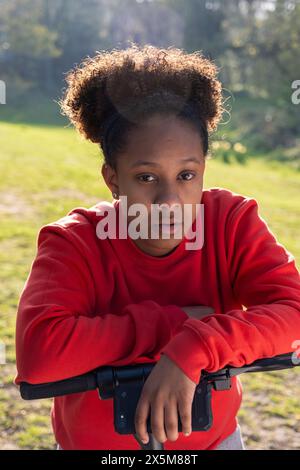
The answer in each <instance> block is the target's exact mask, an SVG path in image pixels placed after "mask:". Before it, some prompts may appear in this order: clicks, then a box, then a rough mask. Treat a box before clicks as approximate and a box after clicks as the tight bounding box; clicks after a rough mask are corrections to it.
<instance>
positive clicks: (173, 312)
mask: <svg viewBox="0 0 300 470" xmlns="http://www.w3.org/2000/svg"><path fill="white" fill-rule="evenodd" d="M164 310H165V312H166V313H167V315H166V316H167V319H168V321H169V326H170V331H171V334H172V336H174V335H176V334H177V333H179V332H180V331H182V325H183V324H184V322H185V321H186V320H188V319H189V316H188V314H187V313H185V311H184V310H182V308H181V307H178V305H167V306H165V307H164Z"/></svg>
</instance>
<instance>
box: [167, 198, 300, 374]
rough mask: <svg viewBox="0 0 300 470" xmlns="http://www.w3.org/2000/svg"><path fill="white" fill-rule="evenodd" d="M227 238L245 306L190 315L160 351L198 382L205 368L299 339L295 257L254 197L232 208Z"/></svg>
mask: <svg viewBox="0 0 300 470" xmlns="http://www.w3.org/2000/svg"><path fill="white" fill-rule="evenodd" d="M283 223H284V221H283ZM225 238H226V240H225V243H226V255H227V263H228V270H229V275H230V279H231V285H232V287H233V291H234V295H235V297H236V298H237V300H238V301H239V303H240V304H241V306H244V307H246V310H242V309H241V310H239V309H234V310H229V311H227V312H223V313H220V314H214V315H210V316H206V317H203V318H202V319H201V320H197V319H194V318H189V319H188V320H187V321H186V322H185V323H184V324H183V327H182V330H181V332H179V333H178V334H177V335H176V336H175V337H174V338H172V339H171V340H170V341H169V342H168V344H167V345H166V346H165V347H164V348H163V349H162V351H161V353H162V354H166V355H167V356H169V358H170V359H172V360H173V361H174V362H175V363H176V364H177V365H178V367H180V368H181V369H182V370H183V371H184V372H185V374H186V375H187V376H188V377H189V378H190V379H191V380H193V381H194V382H195V383H198V382H199V380H200V377H201V370H204V369H205V370H207V371H208V372H214V371H216V370H219V369H222V368H223V367H225V366H226V365H227V364H228V365H232V366H234V367H240V366H243V365H245V364H249V363H251V362H253V361H255V360H257V359H260V358H264V357H273V356H276V355H279V354H283V353H288V352H290V351H293V352H294V349H293V343H294V344H295V341H297V340H299V339H300V275H299V271H298V270H297V268H296V265H295V258H294V257H293V256H292V255H291V253H289V252H288V251H287V250H286V249H285V248H284V247H283V245H281V244H280V243H278V242H277V240H276V238H275V236H274V235H273V233H272V232H271V231H270V230H269V228H268V226H267V224H266V222H265V221H264V219H262V218H261V217H260V215H259V214H258V205H257V202H256V200H255V199H249V198H246V199H244V200H243V201H241V202H239V203H238V206H237V207H235V209H234V210H233V211H232V212H231V214H230V216H229V218H228V224H227V226H226V229H225Z"/></svg>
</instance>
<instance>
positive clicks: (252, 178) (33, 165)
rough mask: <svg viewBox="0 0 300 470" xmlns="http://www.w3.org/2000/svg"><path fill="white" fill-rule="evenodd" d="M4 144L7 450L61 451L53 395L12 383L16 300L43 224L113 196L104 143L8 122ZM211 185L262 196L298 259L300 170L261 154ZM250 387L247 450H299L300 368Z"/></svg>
mask: <svg viewBox="0 0 300 470" xmlns="http://www.w3.org/2000/svg"><path fill="white" fill-rule="evenodd" d="M0 141H1V157H0V174H1V179H0V217H1V222H2V223H1V227H0V262H1V270H0V283H1V286H2V288H1V291H0V340H1V341H3V342H4V343H5V345H6V351H7V363H6V364H5V365H1V366H0V371H1V377H0V381H1V386H0V448H2V449H19V448H21V449H54V445H55V443H54V439H53V436H52V432H51V426H50V417H49V410H50V404H51V402H50V400H41V401H37V402H24V401H22V400H21V399H20V398H19V393H18V390H17V389H16V387H15V386H14V385H13V384H12V381H13V378H14V376H15V354H14V328H15V315H16V309H17V303H18V298H19V295H20V292H21V290H22V288H23V285H24V282H25V279H26V277H27V275H28V272H29V269H30V265H31V262H32V260H33V258H34V256H35V252H36V236H37V232H38V230H39V229H40V227H41V226H42V225H44V224H46V223H49V222H52V221H54V220H56V219H58V218H60V217H62V216H64V215H65V214H66V213H67V212H68V211H69V210H71V209H72V208H74V207H76V206H85V207H88V206H90V205H92V204H94V203H96V202H97V201H99V200H100V199H108V200H111V195H110V192H109V191H108V190H107V189H106V187H105V185H104V183H103V180H102V177H101V174H100V169H101V159H100V152H99V150H98V148H97V146H95V145H92V144H88V143H86V142H84V141H83V140H81V139H80V137H79V136H77V135H76V134H75V132H74V131H73V130H72V129H69V128H64V127H63V126H59V127H56V126H55V125H54V124H53V125H52V126H45V127H43V126H36V125H34V124H33V123H31V124H26V123H24V124H21V123H5V122H0ZM204 186H205V188H208V187H211V186H221V187H225V188H229V189H231V190H233V191H235V192H238V193H242V194H244V195H247V196H251V197H255V198H256V199H257V200H258V202H259V205H260V213H261V216H262V217H264V218H265V220H266V221H267V222H268V224H269V226H270V228H271V230H272V231H273V232H274V233H275V235H276V237H277V239H278V241H279V242H281V243H282V244H284V245H285V246H286V248H287V249H288V250H289V251H291V252H292V253H293V254H294V256H295V257H296V260H299V259H300V238H299V228H300V206H299V196H300V172H299V171H296V170H295V169H293V168H290V167H288V166H284V165H283V164H281V163H278V162H269V163H265V162H264V161H263V159H261V158H258V157H257V156H256V158H249V159H248V160H247V161H246V162H245V163H244V164H238V163H237V162H233V163H231V164H226V163H224V162H222V161H220V160H214V159H211V160H209V161H208V163H207V169H206V176H205V184H204ZM298 267H299V265H298ZM299 369H300V368H299ZM242 383H243V388H244V400H243V405H242V408H241V410H240V413H239V418H240V423H241V427H242V431H243V434H244V438H245V442H246V445H247V447H248V448H250V449H280V448H281V449H295V448H298V447H299V434H297V433H299V432H300V403H299V396H298V393H299V386H300V370H297V371H296V370H294V371H283V372H272V373H268V374H261V373H260V374H255V375H249V376H243V377H242Z"/></svg>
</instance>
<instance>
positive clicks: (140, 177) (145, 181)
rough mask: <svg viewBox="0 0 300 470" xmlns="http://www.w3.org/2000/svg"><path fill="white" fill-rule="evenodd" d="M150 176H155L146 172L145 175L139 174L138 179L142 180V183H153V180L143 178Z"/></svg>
mask: <svg viewBox="0 0 300 470" xmlns="http://www.w3.org/2000/svg"><path fill="white" fill-rule="evenodd" d="M148 177H150V178H154V176H152V175H149V174H145V175H139V176H137V179H138V181H141V182H142V183H152V181H149V180H145V179H143V178H148Z"/></svg>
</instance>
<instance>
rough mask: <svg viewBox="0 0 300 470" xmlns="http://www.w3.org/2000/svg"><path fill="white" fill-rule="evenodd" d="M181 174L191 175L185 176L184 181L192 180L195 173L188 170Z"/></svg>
mask: <svg viewBox="0 0 300 470" xmlns="http://www.w3.org/2000/svg"><path fill="white" fill-rule="evenodd" d="M181 175H189V176H190V177H189V178H184V181H190V180H191V179H193V178H194V176H195V174H194V173H191V172H190V171H186V172H184V173H181Z"/></svg>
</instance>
